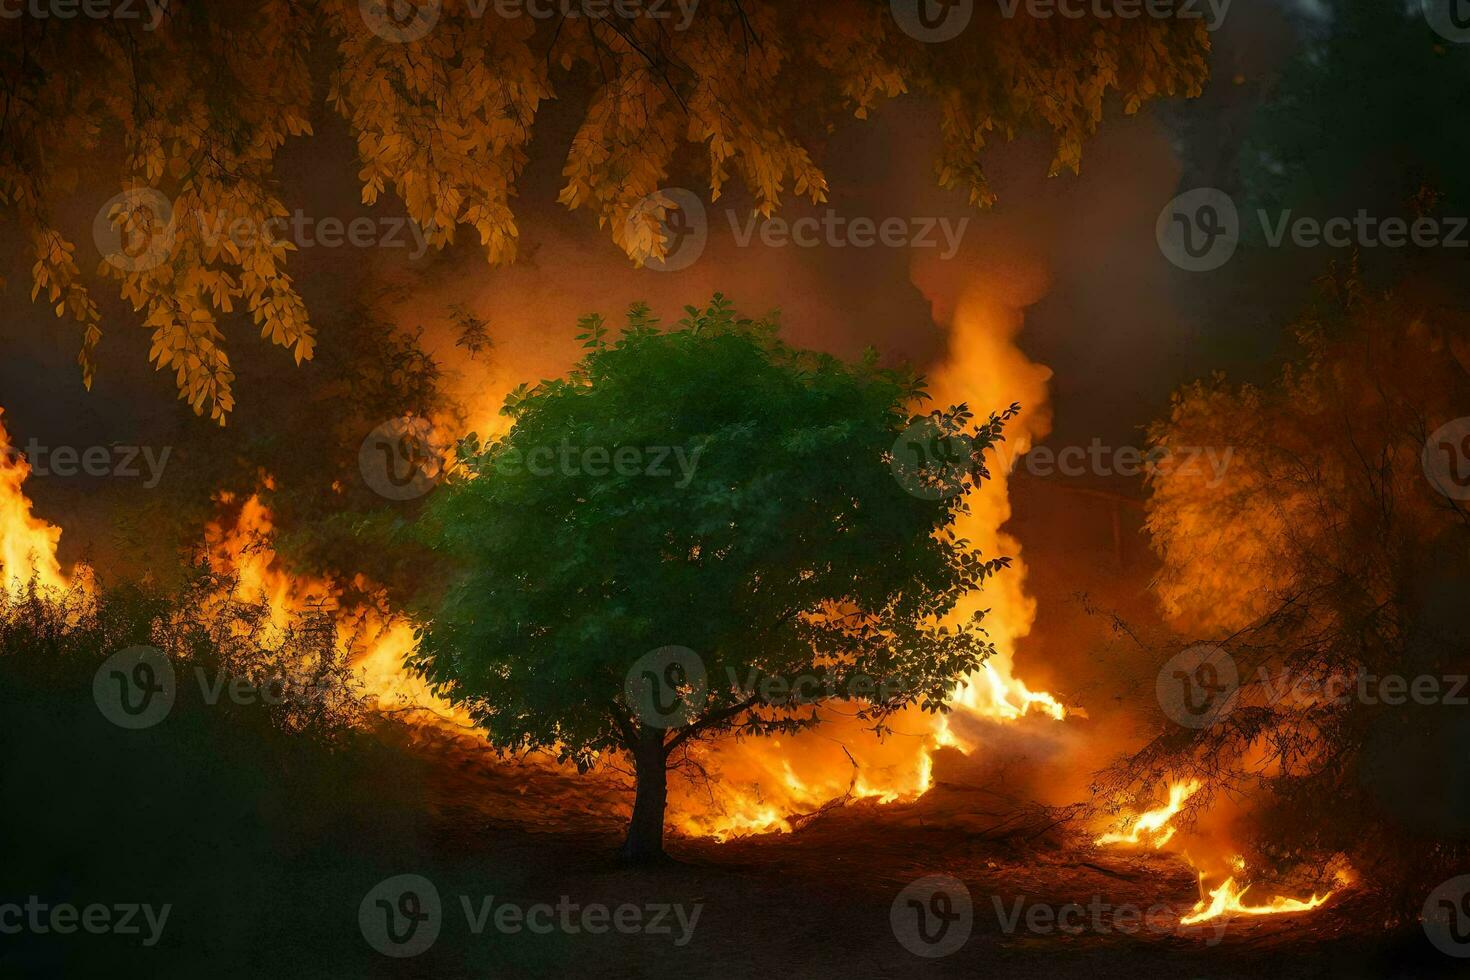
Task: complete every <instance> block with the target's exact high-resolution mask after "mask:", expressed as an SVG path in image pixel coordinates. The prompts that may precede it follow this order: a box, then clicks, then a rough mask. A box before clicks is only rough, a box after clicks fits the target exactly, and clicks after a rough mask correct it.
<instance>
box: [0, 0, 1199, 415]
mask: <svg viewBox="0 0 1470 980" xmlns="http://www.w3.org/2000/svg"><path fill="white" fill-rule="evenodd" d="M430 6H437V7H440V8H442V9H440V10H439V14H438V18H437V21H436V23H435V24H434V26H433V28H432V29H431V30H429V31H428V32H427V33H426V34H425V35H424V36H422V37H419V38H417V39H414V40H411V41H408V42H406V43H398V42H397V41H395V40H393V39H391V38H390V37H385V36H382V33H381V32H375V31H374V30H373V29H372V26H371V25H370V23H369V20H370V19H371V18H370V17H368V16H365V14H364V11H365V10H370V9H374V8H373V5H372V4H363V3H359V2H358V0H262V2H259V3H251V4H231V5H220V4H204V3H199V2H192V0H188V2H175V3H171V4H168V5H167V7H166V9H163V8H161V9H162V15H161V17H160V19H159V21H158V22H157V23H156V24H154V23H153V22H152V21H151V20H148V19H142V18H140V19H127V18H121V17H118V18H108V19H105V20H96V19H92V18H89V17H78V18H71V19H37V18H31V17H20V18H16V19H11V18H6V19H5V20H4V21H3V24H0V35H3V41H0V76H3V79H4V87H3V93H0V99H3V101H4V111H3V113H0V201H3V203H4V205H5V206H6V207H7V209H8V210H9V212H10V214H11V215H12V216H13V217H14V219H15V220H16V221H17V222H18V223H19V228H20V232H21V235H22V238H23V240H24V241H25V242H26V244H27V247H28V249H29V251H30V253H31V254H32V256H33V258H34V266H33V270H32V279H33V290H32V292H33V295H44V296H45V297H46V300H47V302H48V303H50V304H51V305H52V306H54V307H55V309H56V313H57V315H58V317H63V318H68V319H70V320H73V321H75V322H76V323H77V324H78V325H79V326H80V328H81V330H82V336H83V340H82V349H81V354H80V362H81V365H82V369H83V376H84V380H86V381H87V382H88V383H89V384H90V381H91V378H92V375H93V371H94V367H95V365H94V353H95V349H96V346H97V344H98V342H99V340H100V338H101V324H100V314H99V311H98V308H97V306H96V303H95V302H94V301H93V299H92V298H91V295H90V293H89V291H88V288H87V285H86V284H85V283H84V281H83V275H82V268H81V266H82V264H83V260H82V257H81V255H80V254H79V253H78V250H77V247H76V244H75V242H74V240H73V237H70V236H68V235H67V234H65V233H64V232H63V231H62V230H61V229H60V227H59V224H60V221H59V219H58V217H57V212H58V210H59V208H60V205H61V204H62V202H64V200H65V199H66V198H67V197H68V195H70V194H71V193H72V192H73V190H74V188H75V187H76V183H77V168H78V167H80V166H86V167H87V168H89V169H90V170H91V171H92V172H93V173H95V172H97V168H99V167H103V168H106V167H109V166H110V163H109V162H107V161H109V159H110V154H109V153H108V152H107V151H110V150H111V149H113V147H112V145H111V141H112V140H114V139H115V138H116V137H117V135H118V134H120V135H121V138H122V142H123V147H122V159H121V160H120V161H119V168H118V169H119V173H118V176H119V183H120V184H121V185H122V186H124V187H128V188H150V189H156V190H157V191H158V192H159V193H160V194H161V195H162V196H163V198H165V199H167V200H168V201H169V202H171V205H172V207H171V216H172V224H171V227H169V228H168V229H167V230H168V231H169V232H170V233H171V237H169V238H167V239H166V240H168V241H169V242H170V246H171V247H170V248H169V249H168V254H167V256H166V258H165V261H162V262H161V263H159V264H157V265H150V266H149V267H147V268H123V267H119V266H116V265H104V266H103V269H102V272H103V274H104V275H107V276H110V277H112V278H114V279H116V280H118V283H119V286H120V289H121V293H122V295H123V296H124V297H125V298H126V299H127V300H128V301H129V302H130V303H131V304H132V305H133V307H134V308H135V309H137V310H140V311H141V312H142V314H143V317H144V323H145V325H146V326H147V327H148V328H149V329H150V330H151V331H152V333H153V345H152V359H153V361H154V363H155V364H156V365H157V366H158V367H159V368H160V369H167V370H169V371H171V372H173V373H174V374H175V377H176V380H177V383H178V387H179V391H180V393H181V396H182V397H184V398H185V399H187V400H188V402H189V403H190V404H191V405H192V406H193V408H194V410H195V411H196V412H200V413H202V412H203V411H205V409H206V408H207V409H208V411H209V414H210V416H211V417H212V418H215V419H218V420H219V421H221V422H223V421H224V420H225V418H226V417H227V416H228V414H229V412H230V410H231V408H232V406H233V403H234V395H233V388H232V385H233V382H234V373H233V371H232V369H231V364H230V360H229V357H228V356H227V353H226V351H225V345H224V336H223V334H222V332H221V330H220V328H219V325H218V323H217V318H218V317H219V316H220V315H222V314H229V313H232V312H235V311H240V312H248V313H249V315H250V316H251V317H252V318H253V319H254V322H255V324H256V326H257V327H258V328H259V331H260V334H261V336H262V337H263V338H265V339H268V340H269V341H270V342H271V343H273V344H277V345H280V346H282V347H285V348H286V349H288V350H289V351H290V352H291V353H292V355H293V357H294V358H295V359H296V360H297V361H298V362H299V361H301V360H303V359H305V358H309V357H311V356H312V352H313V349H314V345H315V334H314V332H313V329H312V326H311V324H310V322H309V319H308V316H307V311H306V308H305V306H304V304H303V302H302V299H301V296H300V295H299V294H298V292H297V290H296V288H295V286H294V285H293V283H292V280H291V277H290V275H289V274H288V273H287V271H286V262H287V257H288V253H289V251H290V250H291V248H292V247H293V246H292V244H291V243H290V242H288V241H283V240H280V237H279V236H273V235H270V234H264V233H256V234H253V235H248V236H245V237H244V238H243V239H238V238H237V237H236V236H233V235H230V234H225V235H219V234H211V233H210V229H211V228H214V229H218V228H220V227H225V228H229V227H232V226H233V225H234V223H235V222H237V221H238V222H243V223H244V226H246V227H249V228H253V229H256V230H257V232H259V230H261V229H268V228H270V227H271V224H270V222H271V221H272V219H277V218H280V217H282V216H284V215H286V214H287V207H286V204H285V203H284V202H283V200H282V196H281V192H280V188H279V187H278V181H277V179H276V174H275V165H276V158H277V154H278V153H279V151H280V149H281V147H282V145H283V144H284V143H285V142H286V140H287V139H288V138H289V137H293V136H304V135H309V134H310V133H311V132H312V129H313V120H314V119H315V118H316V115H315V113H316V107H317V105H318V103H319V101H320V99H321V98H322V96H323V95H325V97H326V99H327V101H328V102H329V103H330V105H331V106H332V107H333V108H335V110H336V111H337V112H339V113H340V114H341V116H342V117H343V118H344V119H345V120H346V121H347V123H348V124H349V127H350V131H351V134H352V136H353V138H354V139H355V141H356V146H357V152H358V155H359V158H360V162H361V168H360V170H359V175H358V176H359V179H360V180H361V183H362V198H363V201H364V202H367V203H371V202H373V201H376V200H377V199H378V198H379V197H380V196H381V195H382V194H383V193H384V192H385V191H391V192H392V193H393V194H395V195H396V196H397V197H398V198H399V199H400V200H401V201H402V203H403V205H404V207H405V208H406V210H407V212H408V215H409V217H410V218H411V219H412V220H414V221H415V222H417V223H418V224H419V225H420V226H422V228H423V229H424V230H425V233H426V236H427V239H428V241H429V242H430V243H431V244H432V245H434V246H436V247H441V248H442V247H443V246H445V245H446V244H448V243H449V242H451V241H452V240H453V239H454V236H455V234H456V233H457V231H458V229H459V228H460V226H468V227H469V228H470V229H472V230H473V232H474V233H475V235H476V236H477V237H478V239H479V241H480V244H481V245H482V246H483V247H484V249H485V252H486V255H487V257H488V258H489V259H490V261H492V262H506V261H510V260H511V259H512V258H513V257H514V255H515V252H516V241H517V228H516V220H515V216H514V214H513V212H512V210H511V206H510V201H511V198H512V196H513V195H514V194H515V189H516V183H517V180H518V178H519V177H520V174H521V170H522V168H523V167H524V165H525V163H526V160H527V146H528V144H529V142H530V140H531V139H532V136H533V133H534V131H535V126H534V124H535V122H536V117H537V111H538V109H539V108H540V106H541V104H542V103H543V102H544V101H545V100H547V99H550V98H553V97H558V96H561V97H568V96H570V97H575V98H576V99H577V100H579V102H580V103H581V104H585V106H586V114H585V117H584V118H583V120H582V123H581V125H580V127H579V128H578V130H577V132H576V135H575V138H574V139H573V141H572V143H571V146H570V148H569V150H568V154H567V157H566V162H565V166H564V168H563V174H564V177H565V182H564V184H563V186H562V189H561V195H560V198H561V201H562V202H563V203H564V204H565V205H566V206H568V207H570V208H582V207H585V208H588V209H590V210H591V211H592V212H593V214H594V215H595V216H596V218H597V220H598V223H599V224H600V225H602V226H605V227H607V228H609V230H610V232H611V234H612V237H613V239H614V240H615V241H616V242H617V243H618V244H619V245H620V246H622V247H623V248H624V249H625V250H626V251H627V253H628V254H629V255H630V256H631V257H632V258H633V260H634V261H635V262H639V263H641V262H643V261H644V260H646V259H648V258H651V257H661V256H662V255H663V252H664V247H665V242H664V240H663V237H662V234H661V232H660V231H659V226H658V222H657V219H658V217H659V209H658V208H647V207H644V208H640V207H639V205H640V202H642V201H643V200H644V199H645V198H646V197H647V196H648V195H649V194H650V193H652V192H654V191H656V190H657V189H658V188H659V187H660V186H661V185H663V184H665V183H667V182H669V178H670V175H671V174H672V173H674V172H675V170H676V168H677V170H678V171H679V172H681V173H691V174H694V175H697V177H698V178H699V179H700V180H702V181H703V182H704V183H705V184H707V186H708V188H709V192H710V195H711V196H712V197H718V196H719V194H720V193H721V192H722V190H723V189H724V188H725V186H726V185H727V184H728V182H729V181H730V180H731V179H732V178H734V179H737V180H739V181H740V182H741V183H742V184H743V185H744V186H745V188H746V189H748V191H749V193H750V195H751V196H752V197H753V198H754V201H755V207H756V208H757V209H758V210H759V211H760V212H761V213H763V214H766V215H769V214H770V213H772V212H773V211H774V210H775V209H776V207H777V206H778V205H779V203H780V201H781V197H782V195H783V194H785V193H787V192H791V193H795V194H798V195H805V196H808V197H810V198H811V199H812V200H814V201H820V200H822V199H824V197H825V194H826V190H827V182H826V178H825V177H824V175H823V172H822V170H821V168H820V167H819V166H818V164H817V163H816V162H814V160H813V154H814V152H815V151H816V149H817V148H818V144H819V142H820V140H821V139H822V138H824V137H825V135H826V134H827V132H829V131H830V129H831V128H832V126H833V125H835V123H836V122H837V121H838V120H839V119H840V118H842V117H843V116H853V115H855V116H857V117H863V116H865V115H866V114H867V113H868V112H869V111H870V110H871V109H873V108H874V107H875V106H876V105H878V104H879V103H880V102H881V101H883V100H885V99H890V98H893V97H895V96H898V95H900V94H902V93H905V92H914V93H920V94H922V95H924V96H926V97H928V98H930V99H932V100H934V101H936V102H937V103H938V104H939V106H940V107H941V110H942V115H941V119H942V123H941V136H942V150H941V152H940V156H939V159H938V161H937V171H938V176H939V179H940V181H941V183H942V184H944V185H945V186H959V187H963V188H966V189H967V190H968V191H969V193H970V197H971V198H972V200H974V201H975V202H976V203H979V204H984V203H988V202H989V201H990V200H991V194H990V191H989V189H988V187H987V184H986V180H985V173H984V170H983V168H982V166H981V162H980V154H981V151H982V150H983V149H984V148H985V146H986V144H987V143H988V142H989V140H990V139H991V134H998V135H999V136H1000V137H1002V138H1006V139H1009V138H1011V137H1012V136H1014V135H1015V134H1016V133H1017V132H1020V131H1023V130H1029V129H1036V130H1040V131H1043V132H1046V133H1049V134H1051V136H1052V137H1054V139H1055V141H1056V157H1055V161H1054V164H1053V170H1060V169H1062V168H1064V167H1069V168H1073V169H1075V168H1076V167H1077V166H1078V165H1079V161H1080V157H1081V147H1082V143H1083V141H1084V139H1085V138H1086V137H1088V136H1089V135H1090V134H1091V133H1093V132H1094V130H1095V129H1096V127H1097V125H1098V123H1099V122H1100V121H1101V119H1102V115H1103V107H1104V103H1105V101H1106V100H1107V99H1108V98H1109V97H1110V96H1116V97H1117V98H1118V99H1120V100H1121V102H1122V105H1123V108H1124V109H1125V110H1126V111H1128V112H1133V111H1136V110H1137V109H1138V108H1139V106H1140V105H1142V104H1143V103H1144V102H1146V101H1148V100H1150V99H1153V98H1156V97H1159V96H1162V95H1170V94H1175V93H1188V94H1194V93H1197V92H1198V91H1199V88H1200V85H1201V84H1202V82H1203V80H1204V78H1205V76H1206V73H1207V69H1206V64H1205V55H1206V52H1207V50H1208V38H1207V34H1206V33H1205V30H1204V28H1203V26H1202V24H1201V22H1200V21H1194V20H1182V19H1157V18H1118V17H1110V18H1106V19H1094V18H1091V17H1088V18H1083V19H1081V20H1074V19H1071V18H1063V17H1052V18H1033V17H1028V16H1017V17H1009V18H1007V17H1002V16H1001V14H1000V11H999V10H998V9H995V8H992V7H991V6H990V5H979V6H980V7H981V8H982V9H980V10H977V12H976V15H975V18H974V21H973V22H972V23H971V24H970V25H969V27H968V29H967V30H966V31H964V33H963V34H961V36H960V37H958V38H956V39H954V40H952V41H950V42H947V43H944V44H925V43H921V42H919V41H917V40H914V39H913V38H911V37H909V36H907V35H906V34H904V33H903V32H902V31H901V30H900V29H899V28H898V27H897V26H896V25H895V23H894V21H893V19H892V17H891V16H890V13H889V5H888V4H887V3H879V2H874V0H838V2H828V3H822V4H796V3H787V2H780V0H722V2H708V3H700V4H698V5H697V6H691V8H690V11H689V18H688V20H687V21H685V20H684V19H683V18H682V14H681V17H680V18H679V19H676V20H670V19H665V18H654V17H646V16H640V17H633V18H625V17H624V18H620V17H617V16H608V17H588V16H574V17H565V18H564V17H562V16H561V15H559V14H558V15H557V16H553V17H549V18H538V17H532V16H527V15H525V14H524V11H521V13H520V15H518V16H506V15H505V14H504V13H503V12H502V11H503V6H504V5H499V4H494V3H480V2H475V0H443V3H442V4H438V5H430ZM551 6H554V5H551ZM557 9H558V10H560V9H561V8H559V7H558V8H557ZM319 79H320V80H321V83H320V84H319V82H318V80H319ZM679 182H681V183H684V182H688V178H686V177H681V178H680V181H679ZM89 213H90V212H89ZM104 218H105V219H106V220H110V221H112V222H113V223H114V224H115V225H116V226H118V227H120V228H121V227H126V228H130V229H136V228H137V227H139V226H140V225H142V224H148V225H150V227H151V226H154V225H158V224H167V222H166V221H165V216H164V215H159V214H156V213H148V211H147V209H145V208H142V207H140V206H138V202H137V200H134V201H131V202H124V203H123V204H122V205H120V206H118V207H114V208H111V209H109V213H108V214H106V215H105V216H104ZM153 230H154V232H156V233H159V234H162V233H163V231H164V230H165V229H163V228H158V227H154V228H153Z"/></svg>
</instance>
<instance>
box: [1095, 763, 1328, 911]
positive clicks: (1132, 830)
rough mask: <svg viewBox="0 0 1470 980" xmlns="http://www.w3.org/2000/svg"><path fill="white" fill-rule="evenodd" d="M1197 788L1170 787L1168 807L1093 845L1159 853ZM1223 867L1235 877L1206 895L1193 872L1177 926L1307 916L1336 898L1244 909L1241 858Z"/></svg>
mask: <svg viewBox="0 0 1470 980" xmlns="http://www.w3.org/2000/svg"><path fill="white" fill-rule="evenodd" d="M1200 785H1201V784H1200V782H1199V781H1198V780H1193V779H1191V780H1186V781H1183V782H1175V783H1171V784H1170V786H1169V802H1168V803H1166V804H1164V805H1163V806H1161V807H1158V808H1156V809H1153V810H1145V811H1144V812H1143V813H1140V814H1138V815H1137V816H1136V817H1132V818H1129V819H1128V820H1127V821H1126V822H1125V826H1127V827H1128V830H1127V831H1126V832H1115V833H1107V834H1103V835H1102V836H1100V837H1098V838H1097V839H1096V840H1095V841H1094V842H1093V843H1095V844H1097V845H1099V846H1103V845H1109V844H1144V843H1151V844H1152V846H1153V847H1154V848H1155V849H1162V848H1163V847H1164V845H1165V844H1168V843H1169V842H1170V841H1171V840H1173V839H1174V835H1175V833H1176V832H1177V830H1178V828H1176V827H1173V826H1171V825H1170V821H1172V820H1173V819H1174V817H1176V816H1177V815H1178V814H1179V812H1180V811H1181V810H1182V809H1183V808H1184V803H1185V801H1187V800H1188V799H1189V798H1190V797H1191V796H1193V795H1194V794H1195V793H1196V792H1198V791H1199V789H1200ZM1185 859H1186V860H1188V855H1185ZM1191 863H1192V862H1191ZM1225 863H1226V864H1228V865H1229V866H1230V867H1231V868H1233V869H1234V870H1235V874H1232V875H1230V876H1228V877H1227V878H1226V879H1225V880H1224V881H1223V882H1221V883H1220V885H1219V886H1217V887H1216V888H1214V889H1213V890H1210V891H1208V892H1206V889H1205V877H1206V875H1205V872H1203V871H1198V872H1197V874H1198V875H1199V889H1200V899H1199V901H1198V902H1197V903H1195V906H1194V908H1193V909H1192V910H1191V911H1190V913H1189V914H1188V915H1186V916H1182V917H1181V918H1180V919H1179V924H1180V925H1182V926H1192V925H1197V924H1198V923H1201V922H1207V921H1209V920H1210V919H1216V918H1219V917H1220V916H1225V915H1278V914H1281V913H1284V912H1310V911H1311V910H1312V909H1315V908H1318V907H1319V906H1321V905H1323V904H1324V903H1326V901H1327V900H1328V899H1329V898H1331V897H1332V896H1333V895H1334V894H1336V892H1328V893H1327V894H1325V895H1318V894H1316V893H1315V892H1314V893H1313V894H1312V897H1311V898H1309V899H1299V898H1287V897H1286V896H1284V895H1277V896H1276V897H1274V898H1272V899H1271V900H1270V901H1269V902H1267V903H1266V904H1265V905H1247V904H1246V903H1245V894H1246V892H1248V891H1249V890H1250V888H1251V886H1250V884H1249V883H1247V884H1245V885H1243V886H1242V885H1239V884H1237V882H1236V875H1243V874H1244V873H1245V858H1244V857H1243V856H1242V855H1239V854H1236V855H1233V856H1231V857H1229V858H1227V859H1226V860H1225ZM1338 880H1339V881H1341V882H1342V883H1344V884H1346V883H1347V881H1348V877H1347V872H1346V871H1345V870H1344V871H1339V873H1338Z"/></svg>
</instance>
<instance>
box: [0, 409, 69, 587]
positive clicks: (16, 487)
mask: <svg viewBox="0 0 1470 980" xmlns="http://www.w3.org/2000/svg"><path fill="white" fill-rule="evenodd" d="M3 415H4V409H0V416H3ZM30 474H31V467H30V464H29V463H27V462H26V461H25V459H24V458H22V457H21V455H20V453H19V452H18V451H17V450H16V449H15V448H14V447H13V446H12V445H11V442H10V435H9V434H8V433H7V432H6V431H5V424H4V422H3V420H0V576H3V577H4V578H3V583H0V585H3V587H4V589H5V590H6V592H7V593H8V594H9V595H10V596H11V597H12V598H14V597H15V596H17V595H19V594H20V593H21V592H23V591H24V590H25V588H26V586H27V585H28V584H29V583H31V582H33V581H34V582H35V583H36V584H37V585H38V586H40V587H41V588H42V589H64V588H66V587H67V586H68V585H69V584H70V578H69V576H67V575H64V574H63V573H62V571H61V563H60V562H58V561H57V559H56V548H57V545H58V544H59V543H60V541H61V528H59V527H56V526H54V525H52V524H48V523H46V522H45V521H43V520H41V519H40V518H39V517H36V516H35V515H34V514H32V513H31V501H30V498H28V497H27V496H26V494H25V490H24V484H25V481H26V478H27V477H28V476H30Z"/></svg>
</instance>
